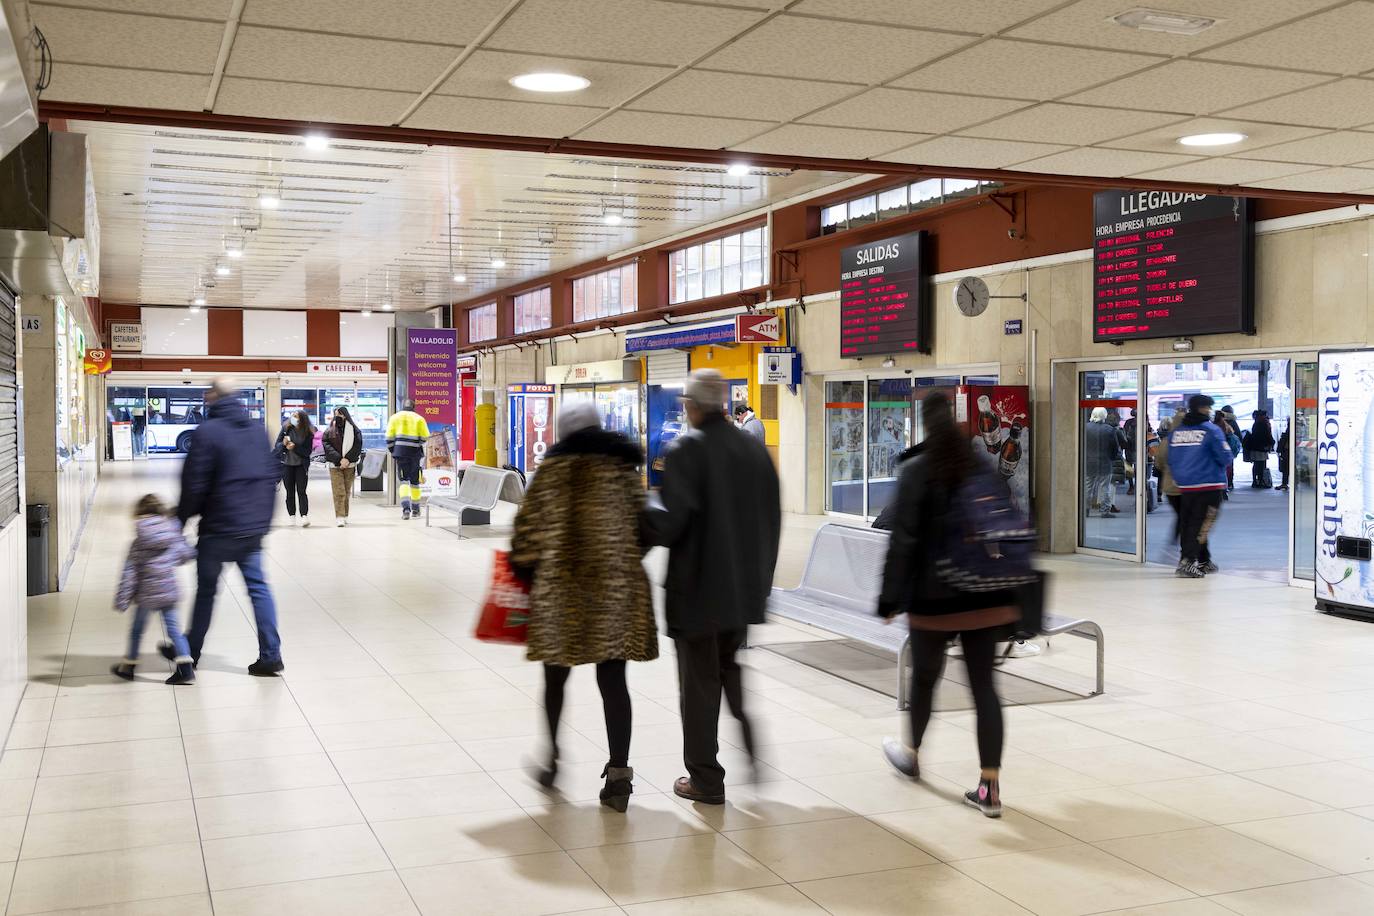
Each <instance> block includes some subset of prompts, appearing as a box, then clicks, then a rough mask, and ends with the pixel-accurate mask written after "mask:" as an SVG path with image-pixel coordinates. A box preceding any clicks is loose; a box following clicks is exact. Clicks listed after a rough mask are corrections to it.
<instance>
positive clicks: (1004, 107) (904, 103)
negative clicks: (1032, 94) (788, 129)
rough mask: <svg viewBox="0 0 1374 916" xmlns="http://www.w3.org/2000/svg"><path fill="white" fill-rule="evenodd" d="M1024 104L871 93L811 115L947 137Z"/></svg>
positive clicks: (811, 120) (820, 120)
mask: <svg viewBox="0 0 1374 916" xmlns="http://www.w3.org/2000/svg"><path fill="white" fill-rule="evenodd" d="M1025 104H1026V103H1024V102H1010V101H1007V100H1005V99H989V98H983V97H981V96H972V95H944V94H941V93H938V92H918V91H915V90H911V89H870V90H868V91H867V92H865V93H863V94H862V95H858V96H855V97H854V98H852V99H847V100H845V101H843V102H839V103H837V104H835V105H832V106H830V107H829V108H827V109H825V110H824V111H818V112H816V113H815V114H813V115H808V116H807V117H806V118H803V120H804V121H805V122H806V123H808V124H829V125H833V126H836V127H893V126H897V125H900V126H902V127H910V128H912V129H915V130H919V131H921V132H922V133H927V134H943V133H946V132H948V131H952V130H958V129H959V128H961V127H967V126H969V125H970V124H977V123H979V122H980V121H986V120H988V119H989V118H995V117H998V116H999V115H1004V114H1006V113H1007V112H1009V111H1014V110H1015V109H1017V108H1024V107H1025Z"/></svg>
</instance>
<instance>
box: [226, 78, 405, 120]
mask: <svg viewBox="0 0 1374 916" xmlns="http://www.w3.org/2000/svg"><path fill="white" fill-rule="evenodd" d="M413 101H415V95H414V93H410V92H384V91H381V90H377V89H349V88H346V87H342V86H311V85H307V84H305V83H278V82H273V81H272V80H250V79H239V78H237V77H233V76H226V77H225V78H224V81H223V82H222V83H221V84H220V87H219V95H218V96H217V97H216V98H215V112H216V113H217V114H229V115H248V116H261V115H262V113H263V112H267V111H270V112H271V113H272V116H273V117H275V118H287V119H289V120H293V121H334V122H338V123H341V124H395V123H396V119H397V118H399V117H400V116H401V113H402V112H403V111H405V110H406V106H408V105H410V103H411V102H413ZM201 104H204V99H202V100H201Z"/></svg>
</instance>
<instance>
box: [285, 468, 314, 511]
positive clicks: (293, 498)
mask: <svg viewBox="0 0 1374 916" xmlns="http://www.w3.org/2000/svg"><path fill="white" fill-rule="evenodd" d="M309 479H310V465H308V464H296V465H291V464H284V465H282V466H281V482H282V485H283V486H284V487H285V488H286V514H287V515H292V516H294V515H295V514H296V505H297V504H298V503H299V504H300V509H301V518H305V517H306V516H307V515H309V514H310V499H309V498H308V497H307V496H306V495H305V485H306V482H307V481H309Z"/></svg>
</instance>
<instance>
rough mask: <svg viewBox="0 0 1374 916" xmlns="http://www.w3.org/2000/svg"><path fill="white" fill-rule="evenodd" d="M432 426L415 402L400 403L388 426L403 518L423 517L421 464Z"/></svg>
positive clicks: (388, 444)
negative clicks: (417, 410) (421, 510)
mask: <svg viewBox="0 0 1374 916" xmlns="http://www.w3.org/2000/svg"><path fill="white" fill-rule="evenodd" d="M428 438H429V424H427V423H425V418H424V417H422V416H420V415H419V414H418V413H416V412H415V402H414V401H411V400H405V401H402V402H401V409H400V410H398V411H396V413H394V414H392V416H391V419H390V420H388V421H387V424H386V449H387V451H389V452H390V453H391V457H392V459H394V460H395V462H396V473H397V476H398V477H399V478H400V483H399V484H398V489H399V490H400V497H401V518H403V519H408V518H411V517H412V516H414V517H415V518H419V517H420V462H421V460H422V459H423V458H424V455H425V440H426V439H428Z"/></svg>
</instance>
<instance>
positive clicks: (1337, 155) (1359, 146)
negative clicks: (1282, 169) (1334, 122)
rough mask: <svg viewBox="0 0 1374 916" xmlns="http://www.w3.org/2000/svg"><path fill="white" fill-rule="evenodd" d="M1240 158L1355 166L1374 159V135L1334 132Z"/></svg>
mask: <svg viewBox="0 0 1374 916" xmlns="http://www.w3.org/2000/svg"><path fill="white" fill-rule="evenodd" d="M1236 155H1237V156H1238V157H1240V158H1242V159H1265V160H1268V161H1270V162H1310V163H1312V164H1313V165H1353V164H1354V163H1356V162H1368V161H1369V160H1371V159H1374V133H1361V132H1359V131H1354V130H1341V131H1334V132H1332V133H1329V134H1319V135H1318V136H1315V137H1308V138H1307V139H1305V140H1292V141H1289V142H1288V143H1278V144H1275V145H1274V146H1266V147H1264V148H1263V149H1256V150H1246V151H1244V152H1241V153H1236Z"/></svg>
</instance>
